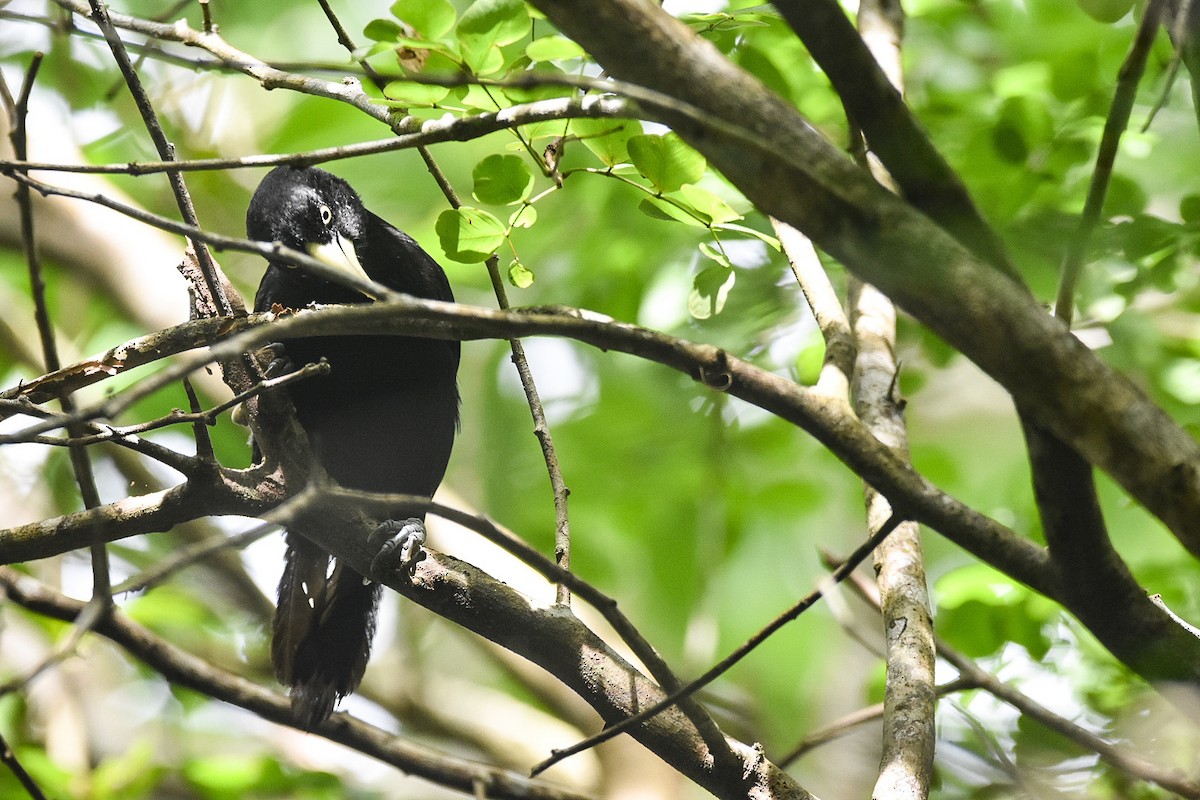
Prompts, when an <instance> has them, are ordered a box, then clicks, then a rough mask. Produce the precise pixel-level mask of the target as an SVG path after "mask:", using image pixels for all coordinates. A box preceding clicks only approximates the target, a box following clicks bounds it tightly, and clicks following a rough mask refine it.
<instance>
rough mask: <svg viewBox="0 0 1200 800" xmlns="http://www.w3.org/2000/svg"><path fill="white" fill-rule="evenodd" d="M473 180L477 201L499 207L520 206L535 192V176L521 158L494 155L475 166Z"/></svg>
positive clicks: (472, 173)
mask: <svg viewBox="0 0 1200 800" xmlns="http://www.w3.org/2000/svg"><path fill="white" fill-rule="evenodd" d="M471 179H472V180H473V181H474V182H475V190H474V194H475V199H476V200H478V201H479V202H481V203H490V204H492V205H498V206H503V205H508V204H509V203H517V202H520V201H521V200H524V199H525V198H527V197H529V192H530V191H531V190H532V189H533V172H532V171H530V169H529V167H528V166H526V164H525V159H523V158H521V157H520V156H510V155H497V154H493V155H490V156H488V157H487V158H485V159H483V160H482V161H480V162H479V163H478V164H476V165H475V169H474V170H473V171H472V172H471Z"/></svg>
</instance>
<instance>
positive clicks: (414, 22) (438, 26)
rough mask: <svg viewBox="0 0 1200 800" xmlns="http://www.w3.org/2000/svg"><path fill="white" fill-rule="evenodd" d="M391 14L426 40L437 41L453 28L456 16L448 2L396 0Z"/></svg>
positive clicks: (447, 0) (440, 0)
mask: <svg viewBox="0 0 1200 800" xmlns="http://www.w3.org/2000/svg"><path fill="white" fill-rule="evenodd" d="M392 14H393V16H395V17H396V18H397V19H401V20H403V21H405V22H407V23H408V24H409V25H410V26H411V27H412V29H413V30H414V31H416V32H417V33H419V34H421V35H422V36H424V37H425V38H427V39H437V38H439V37H441V36H444V35H445V34H446V33H449V31H450V29H451V28H453V27H454V21H455V19H457V14H455V12H454V6H452V5H450V1H449V0H398V2H396V3H393V4H392Z"/></svg>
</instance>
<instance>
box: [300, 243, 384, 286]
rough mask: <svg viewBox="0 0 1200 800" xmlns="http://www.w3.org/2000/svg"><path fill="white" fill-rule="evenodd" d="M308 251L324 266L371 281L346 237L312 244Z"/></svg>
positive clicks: (352, 245)
mask: <svg viewBox="0 0 1200 800" xmlns="http://www.w3.org/2000/svg"><path fill="white" fill-rule="evenodd" d="M306 249H307V250H308V254H309V255H310V256H312V257H313V258H315V259H317V260H318V261H320V262H321V263H322V264H327V265H328V266H331V267H333V268H334V269H337V270H341V271H342V272H345V273H346V274H348V275H353V276H355V277H356V278H361V279H362V280H364V281H368V282H370V281H371V276H369V275H368V274H367V271H366V270H364V269H363V268H362V264H360V263H359V262H358V254H357V253H355V252H354V242H352V241H350V240H349V239H347V238H346V237H345V236H341V235H340V234H339V235H338V236H337V237H335V238H334V240H333V241H332V242H325V243H323V244H322V243H320V242H315V243H314V242H310V243H309V244H308V246H307V248H306ZM360 291H361V290H360ZM363 294H366V295H367V297H371V298H372V299H376V298H374V296H373V295H370V294H367V293H366V292H363Z"/></svg>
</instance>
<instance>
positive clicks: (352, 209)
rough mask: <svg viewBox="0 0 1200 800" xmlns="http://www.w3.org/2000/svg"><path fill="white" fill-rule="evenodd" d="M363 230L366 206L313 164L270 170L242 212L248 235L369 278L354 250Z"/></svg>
mask: <svg viewBox="0 0 1200 800" xmlns="http://www.w3.org/2000/svg"><path fill="white" fill-rule="evenodd" d="M365 230H366V210H365V209H364V208H363V204H362V201H361V200H360V199H359V198H358V195H357V194H356V193H355V191H354V190H353V189H351V188H350V184H348V183H346V182H345V181H344V180H342V179H341V178H339V177H337V176H336V175H331V174H330V173H328V172H325V171H324V170H321V169H317V168H315V167H290V166H282V167H276V168H275V169H273V170H271V171H270V172H269V173H268V174H267V177H265V178H263V181H262V183H260V184H259V186H258V189H257V190H256V191H255V192H254V197H253V198H251V200H250V207H249V208H248V209H247V211H246V234H247V235H248V236H249V237H250V238H251V239H254V240H256V241H260V242H279V243H280V244H283V245H284V246H286V247H290V248H292V249H293V250H299V251H301V252H304V253H308V254H309V255H310V256H312V257H313V258H316V259H317V260H319V261H321V262H323V263H325V264H328V265H329V266H331V267H333V268H335V269H339V270H343V271H345V272H347V273H349V274H351V275H355V276H357V277H359V278H362V279H364V280H371V278H370V277H369V276H368V275H367V273H366V271H365V270H364V269H363V268H362V264H361V263H359V260H358V255H357V253H356V251H355V243H356V242H358V241H361V240H362V237H363V235H364V233H365ZM285 266H289V267H290V265H285Z"/></svg>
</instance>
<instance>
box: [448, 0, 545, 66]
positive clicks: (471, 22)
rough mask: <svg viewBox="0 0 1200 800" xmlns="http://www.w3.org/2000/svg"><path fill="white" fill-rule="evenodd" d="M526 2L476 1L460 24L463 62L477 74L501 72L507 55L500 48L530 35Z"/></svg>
mask: <svg viewBox="0 0 1200 800" xmlns="http://www.w3.org/2000/svg"><path fill="white" fill-rule="evenodd" d="M529 26H530V19H529V11H528V9H527V8H526V6H525V3H524V0H475V2H474V3H472V4H471V5H470V7H469V8H467V10H466V11H464V12H463V15H462V17H461V18H460V19H459V21H458V30H457V34H458V40H459V41H460V42H462V45H463V47H462V52H463V60H464V61H466V62H467V65H468V66H469V67H470V68H471V69H472V70H473V71H474V72H475V74H477V75H487V74H490V73H493V72H497V71H499V70H500V69H501V68H502V67H503V66H504V56H503V54H502V53H500V52H499V48H500V47H503V46H504V45H506V44H512V43H513V42H515V41H518V40H520V39H521V38H522V37H523V36H525V35H526V34H528V33H529Z"/></svg>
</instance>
